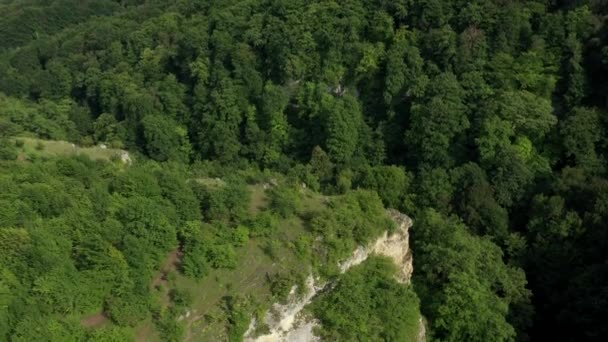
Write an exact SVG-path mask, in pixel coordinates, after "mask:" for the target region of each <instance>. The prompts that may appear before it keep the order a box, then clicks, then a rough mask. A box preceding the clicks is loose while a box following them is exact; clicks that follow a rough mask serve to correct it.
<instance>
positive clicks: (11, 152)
mask: <svg viewBox="0 0 608 342" xmlns="http://www.w3.org/2000/svg"><path fill="white" fill-rule="evenodd" d="M15 159H17V151H16V150H15V147H14V146H12V145H11V144H9V143H8V141H7V140H0V160H15Z"/></svg>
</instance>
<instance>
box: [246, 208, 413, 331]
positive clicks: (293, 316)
mask: <svg viewBox="0 0 608 342" xmlns="http://www.w3.org/2000/svg"><path fill="white" fill-rule="evenodd" d="M388 214H389V215H390V216H391V218H392V219H393V220H394V221H395V223H396V224H397V228H396V229H395V231H393V232H392V233H389V232H384V234H382V236H380V237H379V238H378V239H376V241H374V242H372V243H370V244H369V245H368V246H360V247H358V248H357V249H356V250H355V251H354V252H353V254H352V256H351V257H350V258H348V259H347V260H345V261H343V262H341V263H340V264H339V266H340V271H341V272H342V273H344V272H346V271H348V270H349V269H350V268H351V267H353V266H356V265H359V264H360V263H362V262H364V261H365V260H366V259H367V258H368V257H369V256H370V255H371V254H376V255H383V256H386V257H388V258H391V259H392V260H393V261H394V262H395V264H396V265H397V267H398V272H397V274H396V275H395V277H396V279H397V281H399V282H401V283H404V284H409V282H410V278H411V275H412V271H413V265H412V253H411V251H410V248H409V228H410V227H411V226H412V220H411V219H410V218H409V217H408V216H407V215H405V214H402V213H400V212H398V211H397V210H392V209H391V210H388ZM329 286H331V284H329V283H319V281H318V280H317V279H315V278H314V277H313V276H312V275H310V276H309V277H308V278H307V279H306V287H307V289H306V290H307V291H305V292H306V294H305V295H304V296H302V297H298V296H297V295H296V288H295V287H294V288H292V289H291V293H290V294H289V297H288V300H287V303H286V304H274V305H273V307H272V310H270V312H268V313H266V317H265V321H264V323H265V324H266V325H268V327H269V328H270V333H269V334H266V335H263V336H257V337H255V336H254V332H255V328H256V326H257V322H255V321H252V322H251V324H250V326H249V329H248V330H247V332H246V333H245V341H247V342H315V341H319V338H318V337H316V336H315V335H314V334H313V330H314V328H315V327H317V326H318V325H319V322H317V321H315V320H314V319H311V318H310V317H302V316H303V315H301V314H300V313H301V312H302V310H303V309H304V307H305V306H306V305H308V304H310V303H311V302H312V300H313V298H314V297H315V296H316V295H317V293H319V292H320V291H322V290H324V289H325V288H327V287H329ZM423 329H424V325H421V330H423ZM422 336H423V337H422V341H424V333H422ZM419 341H420V339H419Z"/></svg>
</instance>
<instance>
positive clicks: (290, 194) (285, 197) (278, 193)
mask: <svg viewBox="0 0 608 342" xmlns="http://www.w3.org/2000/svg"><path fill="white" fill-rule="evenodd" d="M270 208H271V209H272V210H273V211H274V212H276V213H277V214H279V216H281V217H282V218H288V217H291V216H293V215H295V214H296V212H297V211H298V209H299V208H300V194H299V193H298V192H297V191H296V190H294V189H293V188H288V187H284V186H281V187H276V188H273V189H272V190H270Z"/></svg>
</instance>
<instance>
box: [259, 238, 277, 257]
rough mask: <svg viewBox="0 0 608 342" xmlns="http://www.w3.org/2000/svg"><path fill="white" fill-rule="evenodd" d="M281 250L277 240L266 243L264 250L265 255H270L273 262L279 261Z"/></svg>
mask: <svg viewBox="0 0 608 342" xmlns="http://www.w3.org/2000/svg"><path fill="white" fill-rule="evenodd" d="M280 249H281V243H280V242H279V241H277V240H270V241H266V243H265V244H264V246H263V247H262V250H263V251H264V254H266V255H268V256H269V257H270V259H272V261H278V259H279V250H280Z"/></svg>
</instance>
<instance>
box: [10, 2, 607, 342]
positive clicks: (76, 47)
mask: <svg viewBox="0 0 608 342" xmlns="http://www.w3.org/2000/svg"><path fill="white" fill-rule="evenodd" d="M607 11H608V7H607V6H606V4H605V2H604V1H574V2H567V1H549V0H518V1H506V2H505V1H492V0H474V1H462V0H456V1H447V0H420V1H409V0H408V1H362V0H345V1H340V2H336V1H320V0H319V1H317V0H315V1H304V0H276V1H260V0H245V1H236V0H226V1H212V2H201V1H191V0H180V1H163V0H155V1H139V0H121V1H97V0H87V1H73V0H61V1H46V0H27V1H15V0H1V1H0V13H2V14H3V15H2V17H1V18H0V163H1V164H0V166H1V170H2V171H1V172H0V234H1V237H2V239H1V241H0V253H1V255H0V256H1V257H2V258H1V259H0V274H2V277H0V294H1V295H0V301H1V305H0V310H2V312H0V313H1V314H0V339H3V338H5V337H7V336H11V338H13V339H17V340H19V339H21V340H44V339H54V338H58V337H57V336H74V339H76V340H82V339H86V338H87V337H88V336H94V337H95V338H99V339H103V338H107V339H113V338H114V339H121V338H122V337H124V336H130V335H129V334H130V330H129V329H128V328H125V329H126V330H121V329H123V328H117V329H115V330H113V329H103V330H100V332H94V333H92V332H89V331H85V330H83V329H82V328H81V327H80V326H79V325H78V324H77V322H76V321H77V320H78V319H77V318H78V317H80V316H82V315H84V314H90V313H93V312H95V311H99V310H101V309H104V310H105V312H107V314H108V315H109V316H110V318H111V319H112V320H114V321H115V322H116V323H117V324H119V325H121V326H130V325H134V324H136V323H137V322H138V321H139V320H141V319H143V318H146V317H149V316H150V314H151V313H152V312H156V311H155V306H156V305H157V304H155V303H153V301H151V300H150V296H149V292H150V289H149V284H150V281H151V280H152V279H153V277H154V274H155V272H157V271H158V269H159V266H160V264H161V261H162V260H163V259H164V258H165V257H166V255H167V254H168V253H169V252H170V251H171V250H173V249H175V248H176V247H178V246H179V247H180V248H181V251H182V252H183V260H182V261H183V262H182V263H181V264H180V269H181V271H182V272H183V273H184V274H186V275H188V276H191V277H194V278H203V277H204V276H205V274H207V273H208V272H209V270H210V269H212V268H214V267H227V268H230V267H234V266H235V265H236V263H237V253H236V250H237V249H238V248H240V246H242V245H244V244H246V241H247V239H248V238H249V237H250V236H251V237H253V238H258V237H259V238H263V239H268V240H269V241H267V242H269V244H268V246H269V249H268V250H269V251H271V250H273V249H274V250H275V251H276V250H278V249H280V248H281V247H282V246H281V245H280V244H278V243H275V242H276V241H279V240H280V239H279V238H278V237H277V236H275V234H274V233H275V232H276V231H277V230H278V227H279V221H280V220H285V219H291V218H302V219H304V222H305V225H306V228H307V229H308V230H309V231H308V233H309V234H308V235H305V236H302V237H300V239H299V240H297V243H294V244H293V246H291V247H293V250H295V251H296V252H297V253H298V255H300V256H301V257H302V258H303V259H306V260H309V261H312V262H313V263H315V266H317V267H318V269H320V270H322V272H323V273H325V274H326V275H332V274H335V269H333V270H332V268H335V263H336V261H337V260H339V259H340V258H342V257H344V256H345V255H347V253H348V252H349V251H350V250H352V248H353V247H354V246H355V245H356V244H359V243H364V242H366V241H368V240H369V239H371V238H372V237H374V236H376V235H377V234H378V233H379V232H381V231H382V230H383V229H385V228H386V227H387V224H386V222H385V221H384V217H383V215H382V214H381V212H382V205H381V202H383V203H384V205H386V206H390V207H395V208H398V209H401V210H403V211H406V212H407V213H408V214H410V215H412V216H413V217H414V219H415V220H414V221H415V222H416V224H415V227H414V228H413V231H414V232H413V234H412V236H413V244H412V245H413V248H414V255H416V257H415V258H414V260H415V263H416V269H417V270H420V271H419V272H417V274H416V277H415V279H414V283H415V287H416V289H417V291H419V292H420V293H419V294H420V299H421V303H420V304H421V311H422V312H423V313H424V314H425V315H426V316H427V318H428V320H429V326H430V328H431V329H430V333H429V334H430V335H431V336H433V337H434V338H436V339H439V340H459V339H472V340H474V339H483V338H484V336H485V337H487V338H486V339H495V340H512V339H521V340H526V339H528V338H533V339H539V338H545V339H554V340H575V339H581V338H582V339H588V340H598V341H599V340H604V339H605V336H606V335H607V334H608V332H606V326H605V324H603V321H601V318H600V317H603V316H605V314H606V307H607V306H606V305H603V304H604V303H605V302H606V289H607V288H606V284H607V283H608V281H607V279H608V269H607V267H606V262H605V261H606V250H608V249H606V248H605V246H606V244H607V243H608V242H607V241H608V240H607V239H608V236H607V235H606V231H607V229H606V223H605V222H608V211H607V209H606V208H608V205H607V204H606V202H607V200H608V199H607V198H606V193H608V190H607V189H606V178H607V177H606V172H607V168H606V167H607V166H606V164H607V160H606V156H607V151H608V150H607V148H608V140H607V134H606V132H607V128H608V126H607V125H608V121H607V120H606V112H607V108H606V103H607V101H606V94H607V93H608V88H607V84H608V83H607V82H606V81H605V80H606V78H607V77H608V63H607V61H608V58H607V57H606V56H607V51H608V26H607V25H606V23H605V16H606V14H607V13H608V12H607ZM15 136H22V137H25V136H34V137H37V138H42V139H53V140H66V141H69V142H70V143H72V142H73V143H75V144H79V145H84V146H90V145H99V144H102V143H103V144H106V145H108V146H110V147H113V148H125V149H127V150H128V151H129V152H130V153H131V154H133V155H141V156H142V161H143V162H142V163H141V164H136V165H134V166H133V167H124V165H121V164H118V163H116V164H113V163H97V162H91V161H90V160H87V159H86V158H80V157H78V158H63V157H52V156H51V153H50V151H48V149H49V145H48V144H47V145H45V144H44V143H42V142H41V143H40V144H39V146H38V147H37V150H38V151H37V152H38V153H37V154H36V155H35V156H33V155H27V153H25V155H24V152H23V151H24V149H23V148H22V147H23V146H17V145H16V144H15V139H14V138H12V137H15ZM7 137H11V139H8V138H7ZM22 139H23V138H22ZM146 157H147V158H146ZM148 158H149V159H152V160H155V161H156V162H160V163H161V164H156V163H155V162H146V161H145V160H147V159H148ZM209 160H213V162H209ZM188 163H192V164H191V165H192V169H194V175H193V174H190V173H188V172H186V171H185V170H183V169H184V167H183V165H184V164H188ZM178 165H181V166H178ZM207 167H208V168H209V169H212V168H213V169H214V170H213V172H208V173H209V174H211V175H213V177H216V176H218V175H223V176H224V177H223V179H224V180H220V181H217V182H207V183H205V182H201V180H200V179H198V178H197V177H196V176H197V174H198V173H199V172H200V169H204V168H207ZM245 168H253V169H254V168H263V169H272V170H274V171H276V172H279V173H283V174H286V175H287V177H288V180H289V181H288V182H285V184H282V183H281V184H279V186H278V187H277V188H274V189H272V191H271V193H270V203H269V204H270V206H271V211H268V212H265V213H262V214H260V215H257V216H256V217H249V216H250V215H249V214H248V209H249V205H248V202H249V198H250V197H249V193H248V191H247V188H246V186H245V185H244V184H243V183H242V181H241V180H239V179H232V178H237V177H232V178H231V177H226V176H234V174H235V172H234V171H235V170H238V169H245ZM201 173H204V172H201ZM189 179H192V180H191V181H189ZM268 181H269V179H267V180H265V182H268ZM270 183H272V182H270ZM294 184H295V185H297V186H295V187H294V186H293V185H294ZM303 185H304V186H306V187H307V188H310V189H314V190H319V191H321V192H323V193H325V194H326V195H344V197H337V198H336V199H332V200H329V201H328V202H329V207H330V208H331V209H329V210H325V211H324V210H322V211H321V213H320V214H319V215H314V210H313V211H311V212H305V210H304V209H303V208H302V207H301V205H302V204H303V203H302V202H304V201H303V200H302V198H300V194H301V193H300V190H301V189H302V188H303ZM357 188H363V189H367V190H370V191H377V192H378V195H375V194H372V193H371V192H368V191H366V190H359V191H355V192H351V190H352V189H357ZM275 214H277V216H280V218H279V217H276V216H275ZM318 237H319V239H317V238H318ZM272 241H275V242H272ZM277 245H278V246H277ZM273 246H274V247H273ZM271 254H272V253H271ZM275 254H276V253H275ZM418 256H419V257H418ZM488 269H489V270H490V271H488ZM522 272H525V273H522ZM526 280H527V281H528V282H527V281H526ZM529 291H531V292H532V297H530V295H529ZM530 298H532V299H531V301H530ZM530 305H532V306H533V307H534V311H535V313H533V310H532V309H531V307H530ZM230 307H234V308H237V307H238V305H236V304H235V305H232V304H231V306H230ZM455 307H463V310H461V311H455V310H454V308H455ZM472 312H475V313H476V316H475V317H473V316H471V313H472ZM235 315H236V316H235V318H234V321H235V322H236V323H235V330H233V331H235V332H240V331H241V330H242V324H241V323H240V322H241V320H242V317H241V316H238V315H237V314H236V313H235ZM152 316H154V317H153V319H155V320H156V321H158V322H159V326H163V327H165V329H164V330H165V331H167V332H168V333H167V334H168V335H167V336H173V335H171V334H173V333H175V335H176V336H177V335H179V331H178V329H177V328H175V327H173V326H172V325H171V324H169V319H168V318H166V317H167V316H163V315H160V314H154V315H152ZM237 316H238V317H237ZM75 322H76V323H75ZM163 322H164V323H163ZM34 326H36V327H39V328H40V329H38V330H35V329H32V327H34ZM174 328H175V329H174ZM169 333H171V334H169ZM98 334H102V335H103V336H106V337H102V336H98ZM235 334H236V333H235ZM484 334H492V335H491V337H489V336H488V335H484ZM91 338H93V337H91Z"/></svg>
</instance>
